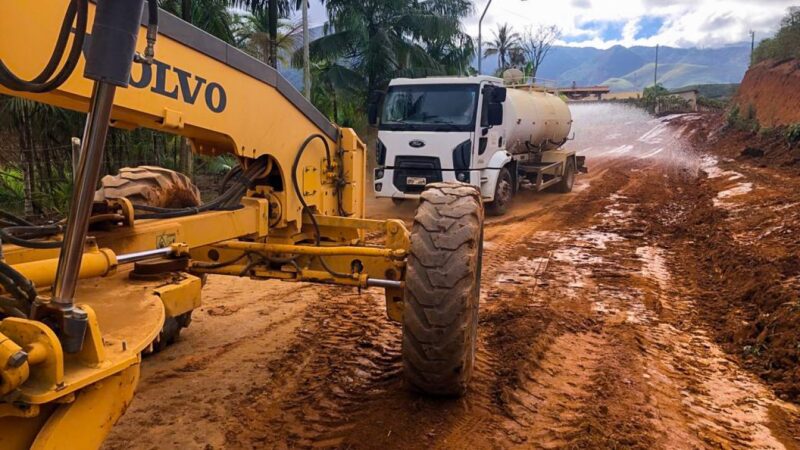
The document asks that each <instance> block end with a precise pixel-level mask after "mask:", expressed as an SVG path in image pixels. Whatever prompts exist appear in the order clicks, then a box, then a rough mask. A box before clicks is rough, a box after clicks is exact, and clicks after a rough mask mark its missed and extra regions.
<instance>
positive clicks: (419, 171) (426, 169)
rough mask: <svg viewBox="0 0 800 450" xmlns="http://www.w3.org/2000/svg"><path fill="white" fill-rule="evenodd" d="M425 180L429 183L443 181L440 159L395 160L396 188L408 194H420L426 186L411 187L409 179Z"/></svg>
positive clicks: (411, 158) (417, 157)
mask: <svg viewBox="0 0 800 450" xmlns="http://www.w3.org/2000/svg"><path fill="white" fill-rule="evenodd" d="M409 177H412V178H425V182H426V184H427V183H436V182H438V181H442V165H441V164H440V163H439V158H432V157H428V156H398V157H397V158H395V160H394V178H393V180H392V181H393V182H394V186H395V187H396V188H397V189H398V190H399V191H401V192H404V193H407V194H418V193H420V192H422V191H423V190H424V189H425V186H424V185H410V184H408V178H409Z"/></svg>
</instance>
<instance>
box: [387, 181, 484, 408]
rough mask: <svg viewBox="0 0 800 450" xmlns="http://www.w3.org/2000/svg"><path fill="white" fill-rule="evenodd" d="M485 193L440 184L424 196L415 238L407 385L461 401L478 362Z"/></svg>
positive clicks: (406, 313)
mask: <svg viewBox="0 0 800 450" xmlns="http://www.w3.org/2000/svg"><path fill="white" fill-rule="evenodd" d="M482 238H483V206H482V203H481V196H480V192H479V191H478V190H477V189H476V188H474V187H472V186H469V185H466V184H461V183H435V184H431V185H429V186H428V188H427V189H426V190H425V192H423V193H422V196H421V199H420V205H419V208H418V209H417V213H416V216H415V217H414V226H413V228H412V232H411V251H410V255H409V258H408V265H407V271H406V291H405V305H404V310H403V348H402V356H403V366H404V370H405V378H406V380H407V382H408V383H409V384H410V386H411V387H412V388H414V389H416V390H419V391H421V392H423V393H426V394H431V395H441V396H460V395H463V394H464V392H465V391H466V389H467V384H468V383H469V380H470V377H471V376H472V369H473V364H474V360H475V341H476V337H477V327H478V301H479V297H480V273H481V253H482V250H483V243H482Z"/></svg>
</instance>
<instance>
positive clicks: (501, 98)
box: [492, 86, 508, 103]
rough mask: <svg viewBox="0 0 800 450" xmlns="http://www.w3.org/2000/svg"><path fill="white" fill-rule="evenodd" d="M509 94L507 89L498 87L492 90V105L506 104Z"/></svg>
mask: <svg viewBox="0 0 800 450" xmlns="http://www.w3.org/2000/svg"><path fill="white" fill-rule="evenodd" d="M507 93H508V89H507V88H504V87H500V86H496V87H495V88H494V89H492V103H503V102H505V101H506V95H507Z"/></svg>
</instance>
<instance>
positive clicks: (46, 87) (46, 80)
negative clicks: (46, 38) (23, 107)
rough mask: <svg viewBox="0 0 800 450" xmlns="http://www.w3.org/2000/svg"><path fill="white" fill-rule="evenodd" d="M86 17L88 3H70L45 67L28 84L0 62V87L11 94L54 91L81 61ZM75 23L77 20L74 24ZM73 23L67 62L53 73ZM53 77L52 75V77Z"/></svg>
mask: <svg viewBox="0 0 800 450" xmlns="http://www.w3.org/2000/svg"><path fill="white" fill-rule="evenodd" d="M88 17H89V2H88V0H72V1H70V3H69V6H68V7H67V12H66V13H65V14H64V20H63V22H62V23H61V30H60V31H59V33H58V39H57V40H56V45H55V48H54V49H53V53H52V55H51V56H50V60H49V61H48V63H47V65H46V66H45V67H44V69H42V71H41V73H39V75H37V76H36V77H35V78H33V79H32V80H23V79H21V78H19V77H18V76H16V75H15V74H14V73H13V72H12V71H11V69H9V68H8V66H6V65H5V63H4V62H3V60H2V59H0V84H2V85H3V86H5V87H7V88H8V89H11V90H14V91H22V92H32V93H42V92H49V91H52V90H54V89H57V88H58V87H59V86H61V85H62V84H64V82H65V81H67V79H68V78H69V77H70V75H72V72H73V71H74V70H75V67H76V66H77V65H78V60H79V59H80V57H81V51H82V50H83V43H84V41H85V39H86V28H87V23H88ZM76 19H77V20H76ZM73 22H76V26H75V30H76V31H75V37H74V38H73V40H72V47H70V50H69V54H68V56H67V60H66V62H65V63H64V66H63V67H62V68H61V70H60V71H59V72H58V73H56V69H57V68H58V65H59V64H60V63H61V60H62V59H63V58H64V53H65V51H66V47H67V42H68V41H69V35H70V32H71V31H72V24H73ZM54 74H55V75H54Z"/></svg>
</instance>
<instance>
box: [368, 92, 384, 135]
mask: <svg viewBox="0 0 800 450" xmlns="http://www.w3.org/2000/svg"><path fill="white" fill-rule="evenodd" d="M381 101H383V92H381V91H372V93H371V94H369V100H368V103H367V122H368V123H369V124H370V125H371V126H373V127H374V126H376V125H378V107H379V106H380V104H381Z"/></svg>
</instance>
